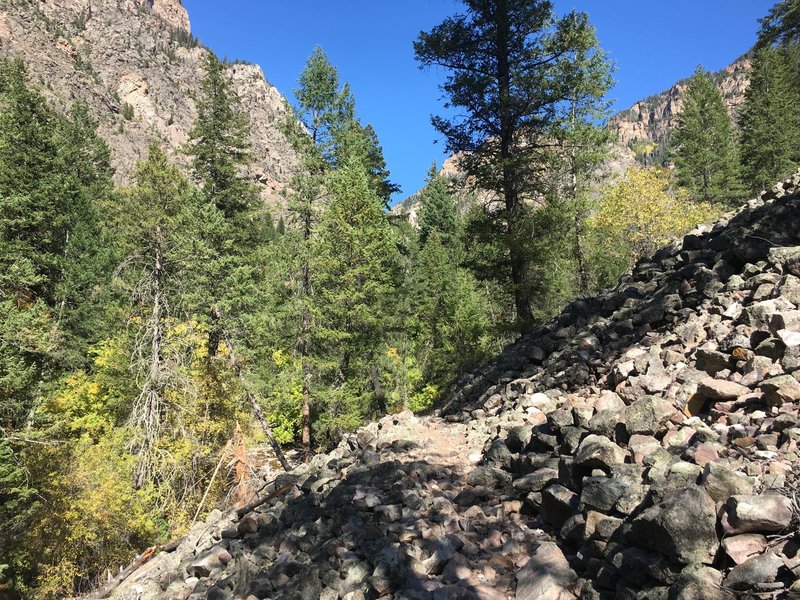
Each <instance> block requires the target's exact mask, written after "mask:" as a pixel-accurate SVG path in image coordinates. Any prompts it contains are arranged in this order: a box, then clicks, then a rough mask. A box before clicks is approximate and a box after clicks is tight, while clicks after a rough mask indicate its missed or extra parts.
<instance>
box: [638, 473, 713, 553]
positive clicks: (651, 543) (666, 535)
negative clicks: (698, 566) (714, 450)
mask: <svg viewBox="0 0 800 600" xmlns="http://www.w3.org/2000/svg"><path fill="white" fill-rule="evenodd" d="M716 523H717V514H716V506H715V504H714V501H713V500H712V499H711V497H710V496H709V495H708V494H706V493H705V491H703V490H702V489H701V488H699V487H697V486H690V487H686V488H684V489H682V490H679V491H678V492H676V493H674V494H671V495H670V496H669V497H667V498H666V499H665V500H664V501H663V502H661V503H660V504H657V505H656V506H652V507H650V508H648V509H646V510H645V511H643V512H642V513H641V514H640V515H639V516H637V517H636V518H635V519H634V520H633V521H632V523H631V528H630V530H629V532H628V536H627V539H628V542H629V543H631V544H634V545H636V546H639V547H641V548H646V549H649V550H655V551H656V552H660V553H662V554H664V555H666V556H668V557H669V558H671V559H673V560H677V561H679V562H681V563H684V564H689V563H693V562H698V563H704V564H710V563H711V562H713V560H714V555H715V554H716V552H717V548H718V547H719V542H718V540H717V533H716Z"/></svg>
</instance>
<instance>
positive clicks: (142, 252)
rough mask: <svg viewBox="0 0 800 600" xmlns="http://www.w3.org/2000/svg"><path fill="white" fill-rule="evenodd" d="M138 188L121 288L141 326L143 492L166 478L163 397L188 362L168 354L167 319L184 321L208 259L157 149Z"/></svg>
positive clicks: (185, 188) (136, 434) (185, 198)
mask: <svg viewBox="0 0 800 600" xmlns="http://www.w3.org/2000/svg"><path fill="white" fill-rule="evenodd" d="M134 181H135V185H134V186H133V187H131V188H130V189H129V190H127V191H126V193H125V195H124V197H123V202H122V203H121V205H120V213H119V219H120V222H119V223H118V224H117V227H118V230H119V231H120V242H121V244H122V247H123V249H124V255H125V258H124V260H123V263H122V265H120V268H119V269H118V272H119V275H120V277H119V283H120V284H121V285H122V286H123V289H124V290H125V291H126V292H127V294H128V295H129V296H130V298H131V300H132V301H133V303H134V311H135V312H134V314H133V315H131V317H132V319H133V320H134V322H135V323H137V324H138V333H137V335H136V339H135V342H134V347H133V350H132V356H131V371H132V374H133V376H134V378H135V380H136V381H137V383H138V386H139V389H138V395H137V397H136V399H135V401H134V402H133V405H132V407H131V411H130V418H129V421H130V426H131V429H132V431H133V439H132V440H131V448H132V450H133V452H134V454H136V455H137V456H138V464H137V467H136V472H135V475H134V483H135V486H136V487H137V488H140V487H142V486H144V485H145V484H147V483H150V482H153V481H155V480H157V479H158V478H159V477H162V476H164V472H163V470H162V469H161V468H160V466H159V461H160V458H161V457H160V455H159V442H160V437H161V434H162V428H163V426H164V422H165V420H166V415H167V414H168V413H169V411H170V408H171V407H170V406H169V404H168V402H167V399H166V397H167V394H168V392H169V391H170V390H176V389H180V386H181V381H180V379H179V377H178V373H177V369H176V367H175V365H176V364H182V363H183V362H184V360H183V357H181V356H179V355H177V354H174V353H173V354H172V355H171V354H170V353H169V352H168V351H167V349H166V330H167V327H168V323H169V320H170V318H174V317H175V316H177V315H179V314H180V313H179V305H180V301H181V299H182V297H183V295H184V293H185V292H186V287H187V285H186V283H187V279H188V276H189V271H190V269H191V268H192V266H193V264H192V263H193V261H198V262H200V261H201V260H202V257H203V253H202V252H198V243H197V235H196V231H197V229H198V226H197V225H198V221H199V219H198V214H197V202H196V200H195V198H193V196H192V189H191V186H190V184H189V182H188V181H187V179H186V177H184V176H183V174H182V173H181V172H180V170H179V169H178V168H177V167H175V166H173V165H170V164H169V163H168V162H167V158H166V156H165V155H164V153H163V151H161V150H160V149H159V148H158V147H157V146H155V145H153V146H151V147H150V153H149V155H148V158H147V160H146V161H145V162H143V163H141V164H139V166H138V168H137V170H136V174H135V176H134Z"/></svg>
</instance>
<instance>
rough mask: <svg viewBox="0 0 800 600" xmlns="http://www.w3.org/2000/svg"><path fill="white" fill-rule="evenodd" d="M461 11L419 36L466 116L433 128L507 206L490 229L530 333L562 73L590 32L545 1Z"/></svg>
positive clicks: (428, 61)
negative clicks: (538, 215)
mask: <svg viewBox="0 0 800 600" xmlns="http://www.w3.org/2000/svg"><path fill="white" fill-rule="evenodd" d="M463 4H464V5H465V8H466V12H465V13H464V14H459V15H456V16H453V17H450V18H448V19H446V20H445V21H444V22H443V23H441V24H440V25H437V26H436V27H435V28H434V29H433V30H432V31H430V32H427V33H425V32H423V33H421V34H420V36H419V38H418V40H417V41H416V42H415V44H414V51H415V54H416V57H417V60H418V61H420V63H421V64H422V66H425V67H431V66H440V67H443V68H444V69H446V70H447V71H449V74H448V76H447V78H446V80H445V83H444V84H443V86H442V89H443V91H444V92H445V94H446V95H447V96H448V101H449V104H450V105H451V106H453V107H454V108H456V109H458V110H457V111H456V112H458V113H459V114H460V115H461V116H458V117H456V118H454V119H446V118H442V117H435V118H434V119H433V124H434V127H435V128H436V129H437V130H438V131H439V132H440V133H441V134H442V135H444V137H445V139H446V141H447V148H448V150H450V151H451V152H453V153H462V154H461V156H462V160H461V161H460V162H461V166H462V168H463V169H465V170H466V172H467V174H469V175H471V176H473V177H474V178H475V181H476V182H477V185H478V186H480V187H482V188H483V189H485V190H488V191H491V192H494V193H495V194H497V197H498V198H499V199H500V206H499V207H498V208H499V210H495V211H494V212H493V213H492V214H493V216H494V219H493V224H494V226H495V230H496V235H498V236H499V238H500V239H501V240H502V242H503V245H504V247H505V253H506V255H507V261H508V266H509V269H508V270H509V271H510V274H511V282H510V283H511V286H512V289H513V294H514V306H515V309H516V318H517V321H518V322H519V323H520V324H523V325H524V324H525V323H528V322H530V321H531V320H532V319H533V313H532V301H533V294H534V291H533V286H532V282H531V262H532V257H531V256H530V255H529V253H528V249H529V244H528V240H530V236H532V235H535V232H534V231H533V230H532V210H531V204H532V202H533V201H534V200H536V199H538V198H539V197H540V196H541V194H543V193H544V192H545V191H546V188H547V181H546V179H545V174H546V172H547V169H546V167H547V164H548V162H549V160H550V159H551V157H552V153H550V152H548V151H547V150H546V148H547V147H549V146H550V145H551V143H552V139H553V136H554V128H555V125H556V121H557V116H556V108H557V107H558V106H559V105H560V104H562V103H564V102H566V101H567V100H568V99H569V97H570V93H569V92H570V90H569V89H567V87H566V86H564V85H563V82H562V81H560V80H559V77H558V74H559V72H560V71H561V66H562V64H563V63H568V62H570V61H571V60H572V57H571V54H572V52H574V51H575V50H576V49H578V48H580V47H581V46H582V44H583V40H584V39H585V37H586V36H585V32H586V31H588V30H589V29H590V25H589V22H588V19H587V17H586V15H584V14H577V13H571V14H569V15H567V16H565V17H563V18H561V19H557V18H556V17H555V15H554V12H553V6H552V3H551V2H549V1H548V0H524V1H516V2H512V1H510V0H489V1H487V0H465V1H464V2H463ZM462 109H463V110H462ZM459 111H460V112H459Z"/></svg>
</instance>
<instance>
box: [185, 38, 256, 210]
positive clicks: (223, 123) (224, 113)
mask: <svg viewBox="0 0 800 600" xmlns="http://www.w3.org/2000/svg"><path fill="white" fill-rule="evenodd" d="M204 71H205V77H204V78H203V81H202V83H201V84H200V95H199V96H198V97H197V100H196V104H197V120H196V121H195V123H194V126H193V127H192V129H191V131H190V132H189V148H188V152H189V154H190V155H191V156H192V171H193V174H194V177H195V179H196V180H197V182H198V183H199V184H200V188H201V189H202V190H203V192H204V193H205V194H206V196H207V197H208V198H209V199H210V200H211V201H212V202H213V203H214V204H215V205H216V207H217V208H218V209H219V210H220V211H222V213H223V214H224V215H225V217H226V218H232V217H233V216H235V215H237V214H239V213H242V212H243V211H245V210H247V209H248V208H249V207H250V205H251V203H252V202H253V200H254V198H255V193H254V189H253V186H252V185H251V184H250V183H249V182H247V181H246V180H245V178H244V177H242V176H241V174H240V173H239V169H240V168H241V167H242V166H243V165H246V164H248V163H249V162H250V153H249V147H250V146H249V141H248V135H249V126H250V125H249V123H248V120H247V117H246V115H245V114H244V113H243V112H241V110H240V108H239V97H238V96H237V95H236V92H235V91H234V90H233V88H232V86H231V82H230V80H229V79H228V76H227V75H226V73H225V65H224V64H223V63H222V61H220V60H219V59H218V58H217V57H216V55H215V54H214V53H213V52H209V53H208V54H207V56H206V62H205V65H204Z"/></svg>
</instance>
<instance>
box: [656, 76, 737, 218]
mask: <svg viewBox="0 0 800 600" xmlns="http://www.w3.org/2000/svg"><path fill="white" fill-rule="evenodd" d="M672 143H673V156H674V160H675V170H676V173H677V181H678V184H679V185H681V186H683V187H685V188H686V189H687V190H688V191H689V193H690V195H691V196H692V197H694V198H696V199H698V200H703V201H711V202H717V201H721V200H732V199H735V198H736V196H737V194H738V183H737V154H736V145H735V141H734V137H733V125H732V122H731V118H730V115H729V114H728V110H727V108H726V107H725V103H724V101H723V100H722V95H721V94H720V92H719V90H718V89H717V86H716V85H714V81H713V80H712V79H711V76H710V75H709V74H708V73H707V72H706V71H705V70H703V68H702V67H697V70H696V71H695V73H694V75H692V77H691V78H690V79H689V83H688V85H687V88H686V93H685V94H684V100H683V110H682V111H681V113H680V114H679V115H678V119H677V127H676V129H675V131H674V133H673V136H672Z"/></svg>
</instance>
